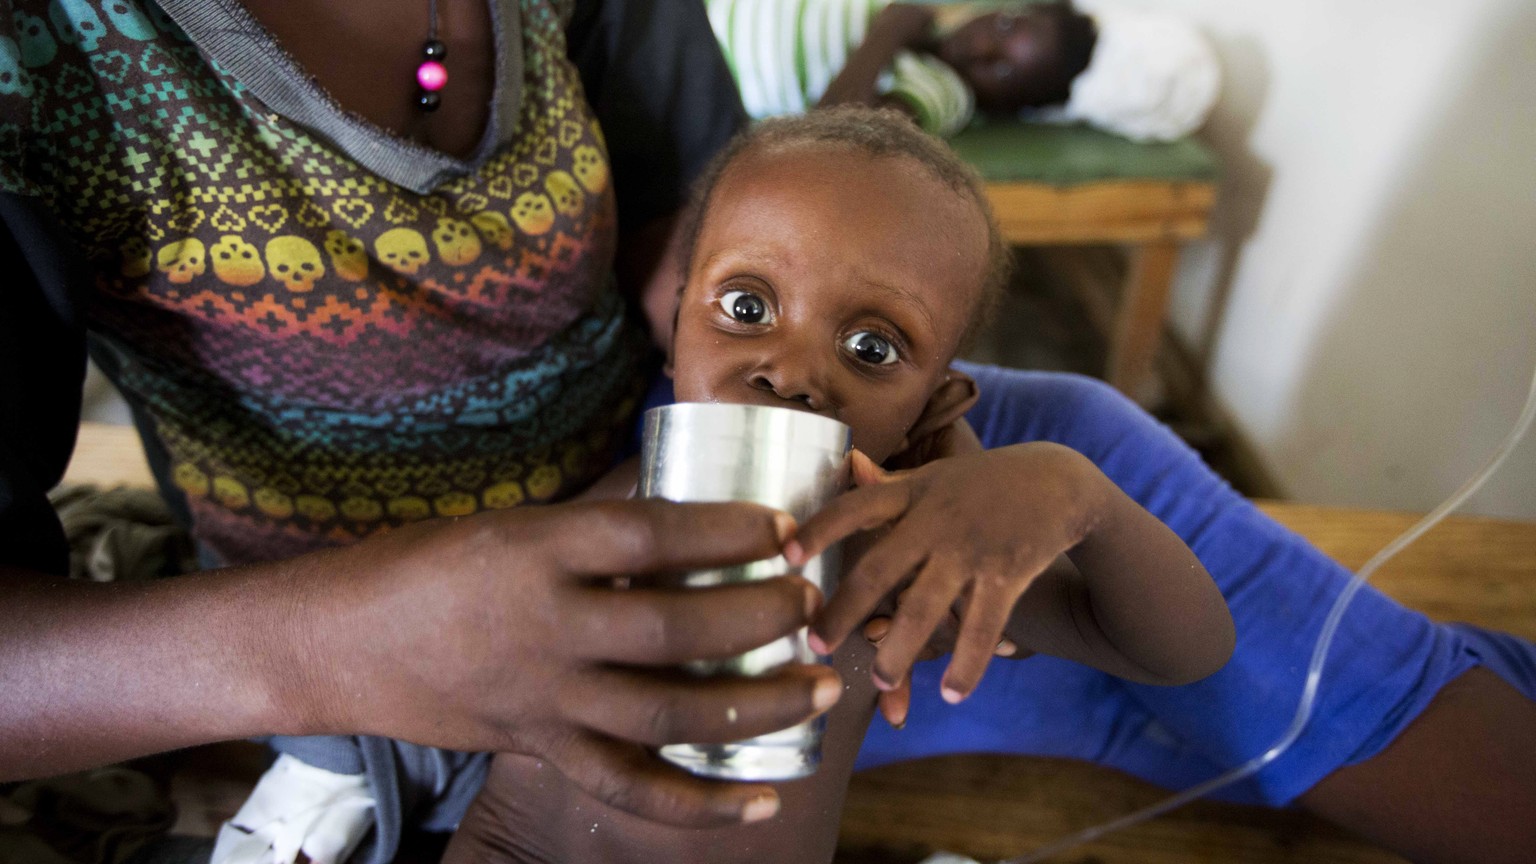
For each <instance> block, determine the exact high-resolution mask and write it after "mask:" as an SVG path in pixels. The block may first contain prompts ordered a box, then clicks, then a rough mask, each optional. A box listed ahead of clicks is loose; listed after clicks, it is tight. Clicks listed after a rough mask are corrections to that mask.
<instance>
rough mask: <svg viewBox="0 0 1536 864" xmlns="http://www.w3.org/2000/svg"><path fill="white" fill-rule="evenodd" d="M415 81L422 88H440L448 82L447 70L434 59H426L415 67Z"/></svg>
mask: <svg viewBox="0 0 1536 864" xmlns="http://www.w3.org/2000/svg"><path fill="white" fill-rule="evenodd" d="M416 83H417V84H420V85H421V89H423V90H441V89H443V85H444V84H447V83H448V70H447V69H445V68H443V64H441V63H439V62H437V61H436V60H428V61H427V62H425V63H423V64H421V65H420V66H417V67H416Z"/></svg>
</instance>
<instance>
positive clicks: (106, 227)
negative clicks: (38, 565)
mask: <svg viewBox="0 0 1536 864" xmlns="http://www.w3.org/2000/svg"><path fill="white" fill-rule="evenodd" d="M167 5H168V6H172V4H169V3H168V4H167ZM183 5H196V4H183ZM223 5H224V4H208V6H209V7H212V6H223ZM505 5H507V6H508V7H510V8H512V9H513V11H515V12H518V13H520V20H519V21H517V22H515V26H503V29H504V30H507V31H509V33H510V35H506V36H505V38H503V39H502V41H503V42H505V41H506V40H507V39H511V40H518V41H517V42H516V44H514V45H513V49H514V50H520V56H521V57H522V60H523V63H522V69H521V75H522V81H521V95H520V100H519V101H518V102H517V104H516V106H515V111H516V114H515V119H514V118H511V117H509V118H505V122H506V123H507V128H508V129H509V130H510V134H508V136H507V137H506V140H505V141H504V142H502V143H501V146H499V147H497V148H495V149H494V150H493V151H488V153H487V157H486V158H484V159H482V160H480V161H479V163H478V164H476V165H474V166H471V167H470V168H469V169H467V170H466V171H465V172H459V173H457V174H455V175H454V176H451V177H448V178H447V179H445V180H443V182H440V183H436V184H435V185H434V186H433V187H432V188H431V189H430V190H429V191H427V192H425V193H422V194H419V193H417V192H414V191H411V190H410V189H408V188H405V187H402V186H399V185H394V184H392V183H391V182H389V181H387V180H385V179H382V178H381V177H380V176H378V174H376V173H375V172H373V171H370V170H369V169H367V168H365V167H364V166H362V165H360V164H359V163H358V162H356V161H353V159H352V158H350V157H349V156H348V155H347V153H346V152H344V151H343V150H342V149H341V148H339V147H337V146H334V145H333V144H332V143H328V140H327V139H325V138H322V137H321V136H320V135H318V134H314V133H312V132H311V131H308V128H309V127H306V126H300V125H298V124H297V123H294V122H291V121H290V120H288V119H286V118H285V117H284V116H282V115H280V114H278V113H276V112H275V111H274V110H273V109H272V108H270V107H269V106H268V104H266V103H264V102H263V101H262V100H261V99H259V98H257V96H256V95H255V94H254V93H253V91H252V89H251V88H249V87H248V86H247V83H249V80H250V79H249V76H245V77H244V78H237V77H236V75H235V74H233V73H232V72H231V71H230V70H229V69H228V68H225V67H224V66H221V65H220V64H219V63H218V62H217V61H215V60H214V59H211V57H210V56H209V54H208V52H206V51H204V50H200V48H199V46H198V45H197V44H194V43H193V41H191V40H190V39H189V38H188V36H187V35H186V34H187V32H192V25H191V23H190V22H189V21H188V19H186V18H184V17H182V16H181V15H177V17H176V20H173V18H172V17H171V16H170V15H167V14H166V13H165V12H164V11H162V10H161V9H160V8H158V7H156V6H155V5H153V4H150V3H141V2H137V0H113V2H107V3H96V2H91V3H87V2H85V0H55V2H51V3H45V2H27V0H18V2H16V3H14V4H12V6H13V8H14V16H13V17H12V16H7V17H8V18H9V19H10V20H7V21H4V22H0V189H4V190H5V191H9V192H16V193H20V194H22V195H26V196H30V197H33V198H35V199H37V201H38V203H39V204H40V206H41V207H42V208H44V209H45V210H47V211H48V212H49V213H50V214H51V215H52V216H53V217H54V218H55V219H56V220H57V222H58V224H59V225H60V226H61V229H62V231H63V233H64V234H65V235H66V237H67V239H68V240H69V241H70V242H71V243H73V244H74V245H75V246H76V247H77V248H78V250H79V252H80V254H81V255H82V256H83V257H84V258H85V260H86V261H88V263H89V268H90V271H91V273H92V274H93V278H94V284H93V285H90V286H88V287H89V290H90V298H89V302H88V304H87V308H88V310H89V326H90V329H91V331H92V332H93V334H94V335H95V336H96V338H97V340H98V344H99V345H101V346H105V350H107V351H108V352H109V353H110V355H111V357H112V360H113V361H114V362H113V363H111V364H109V365H113V366H116V367H118V372H117V374H116V376H115V377H116V379H117V383H118V384H119V386H120V387H121V389H122V390H123V391H124V393H125V395H126V396H127V397H128V398H129V400H130V402H131V403H132V404H134V405H135V406H136V407H137V408H138V409H140V410H141V411H142V412H143V414H144V415H145V416H147V417H148V418H149V419H150V421H151V424H152V426H153V429H154V430H155V431H156V433H157V437H158V438H159V442H160V444H162V445H163V447H164V450H165V452H166V453H167V454H168V456H169V462H168V468H169V475H170V478H171V481H170V482H172V483H174V485H175V486H176V487H177V488H179V490H180V491H181V492H182V493H184V494H185V496H186V499H187V502H188V509H189V510H190V513H191V516H192V520H193V526H192V527H193V531H194V535H195V536H196V538H197V539H198V541H199V543H200V545H201V546H202V548H203V549H204V550H205V553H206V554H207V556H208V557H210V558H211V559H212V560H213V561H216V562H218V563H225V564H234V563H240V562H247V561H253V560H261V559H270V558H277V557H283V556H286V555H291V554H296V553H299V552H302V551H305V550H308V549H313V548H317V547H320V546H326V545H334V544H340V543H346V542H349V541H352V540H355V539H357V538H361V537H364V536H366V535H369V534H372V533H375V532H378V531H380V530H385V529H387V528H389V527H391V526H397V525H401V524H403V523H407V522H411V521H414V520H419V519H424V518H428V517H432V516H461V515H467V514H471V513H475V512H477V511H480V510H486V509H499V508H505V507H512V506H516V505H519V504H524V503H531V502H547V501H552V500H556V499H559V498H561V497H562V496H567V495H569V494H571V493H572V492H573V491H575V490H577V489H579V488H581V487H583V486H585V485H586V484H588V483H589V482H591V480H593V479H595V477H596V476H597V475H598V474H599V473H601V472H602V471H603V470H605V469H606V467H607V465H608V463H609V460H610V458H611V455H610V454H611V452H612V449H613V447H614V446H615V445H616V444H617V443H618V442H619V439H620V438H621V437H622V436H621V430H627V428H628V420H629V416H630V414H631V413H632V411H633V409H634V405H635V404H636V401H637V397H638V395H639V391H640V388H641V385H642V380H643V374H642V370H641V366H642V365H643V364H642V363H641V358H642V357H643V352H644V339H643V337H642V336H641V335H640V333H639V331H638V330H637V329H636V328H634V327H633V326H632V325H631V324H630V323H628V319H627V318H626V315H625V312H624V307H623V303H622V302H621V300H620V298H619V297H618V296H617V294H616V292H615V290H614V288H613V286H612V283H611V275H610V274H611V269H612V258H613V247H614V233H615V211H614V201H613V194H612V190H611V187H610V182H609V171H608V163H607V154H606V151H605V148H604V144H603V141H602V136H601V133H600V130H599V129H598V127H597V124H596V122H595V121H594V120H593V119H592V117H591V116H590V114H589V113H588V109H587V107H586V103H585V101H584V97H583V95H582V92H581V85H580V82H579V80H578V77H577V72H576V70H575V69H574V68H573V67H572V66H571V64H570V63H569V62H568V61H567V59H566V57H565V45H564V30H563V27H564V23H565V20H566V17H567V15H568V14H569V10H568V9H566V8H565V6H564V4H561V3H557V2H550V0H523V2H522V3H521V4H520V7H519V5H518V4H512V3H507V4H505ZM172 8H175V7H174V6H172ZM178 22H180V26H179V25H178ZM184 28H185V30H184ZM506 48H507V46H506V45H505V44H503V45H502V49H501V50H503V51H505V50H506ZM243 82H245V83H243ZM513 83H514V84H516V83H517V82H516V81H514V82H513ZM333 107H334V106H333ZM336 110H338V111H339V109H336ZM354 152H355V151H354Z"/></svg>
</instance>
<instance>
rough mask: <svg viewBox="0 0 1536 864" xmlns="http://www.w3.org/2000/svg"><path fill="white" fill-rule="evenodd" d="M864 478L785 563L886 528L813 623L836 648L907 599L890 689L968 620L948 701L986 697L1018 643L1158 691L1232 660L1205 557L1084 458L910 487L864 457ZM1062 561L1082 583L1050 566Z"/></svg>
mask: <svg viewBox="0 0 1536 864" xmlns="http://www.w3.org/2000/svg"><path fill="white" fill-rule="evenodd" d="M860 466H863V467H862V468H861V467H860ZM854 473H855V476H856V478H858V479H859V483H860V488H858V489H855V490H854V491H852V492H849V493H847V494H845V495H843V496H841V497H839V498H838V499H836V500H835V501H833V502H832V503H831V504H830V505H828V507H827V508H826V509H824V510H823V511H822V512H821V513H819V514H817V515H816V516H815V517H813V518H812V519H810V520H808V521H807V522H806V523H805V524H804V525H803V526H802V527H801V529H800V531H799V533H798V534H797V535H796V538H795V539H794V540H792V541H791V542H790V543H789V544H788V546H787V548H786V550H785V554H786V557H788V558H789V560H790V561H791V563H794V562H796V561H798V560H800V559H801V558H802V557H803V556H807V555H813V554H816V553H817V552H819V551H820V550H821V549H823V548H825V547H826V546H827V545H828V544H830V543H832V542H835V541H837V540H838V539H841V538H843V537H846V536H848V535H850V534H853V533H855V532H859V531H869V530H872V529H876V528H882V527H883V528H885V529H887V530H886V531H885V533H884V534H883V535H882V536H881V537H879V539H877V540H875V541H873V543H872V545H871V549H870V551H869V552H868V553H867V554H865V555H864V556H863V558H862V559H861V560H860V561H859V562H858V564H856V565H854V566H853V567H852V568H851V569H850V571H849V572H848V573H847V574H845V576H844V579H843V583H842V585H841V586H840V588H839V589H838V591H837V593H836V594H835V595H834V596H833V597H832V599H831V600H830V601H829V602H828V604H827V605H826V607H825V608H824V610H823V612H822V614H821V615H819V616H818V620H817V622H816V625H815V633H816V634H818V635H819V637H820V638H821V639H823V640H824V642H823V644H824V645H825V646H830V647H834V648H835V647H836V646H837V645H839V644H841V642H842V640H843V639H844V638H845V637H846V636H847V635H848V634H849V633H850V632H851V631H852V630H853V629H854V628H855V627H857V626H858V625H859V624H860V623H861V622H862V621H864V619H865V618H866V617H867V616H868V615H869V614H870V613H871V612H872V611H873V610H874V609H875V606H876V604H878V603H879V602H880V601H881V599H882V598H884V597H886V596H887V595H890V594H892V593H894V592H898V591H899V592H900V593H901V598H902V599H901V603H900V606H899V608H898V609H897V612H896V614H895V616H894V617H893V619H892V622H891V625H890V628H889V631H888V632H887V633H886V635H885V637H884V638H883V639H882V640H881V644H880V649H879V653H878V656H877V659H876V662H875V668H874V674H875V677H876V684H877V686H880V687H881V688H882V689H884V690H887V691H893V690H895V689H897V688H898V687H899V686H901V685H902V684H903V682H904V680H905V678H906V675H907V672H908V670H910V669H911V666H912V663H913V662H914V661H915V660H916V659H917V658H918V657H919V656H920V655H921V654H922V653H923V651H924V648H925V646H926V645H927V644H928V643H929V641H930V640H931V639H932V637H933V636H934V634H935V633H936V632H939V631H941V630H942V629H943V628H944V627H945V624H946V622H947V621H948V620H950V619H951V618H952V616H954V615H955V614H956V610H958V616H959V619H960V624H959V628H958V635H957V637H956V638H955V645H954V657H953V659H952V660H951V661H950V665H949V668H948V670H947V671H946V672H945V675H944V679H943V689H944V696H945V698H946V699H948V700H949V701H951V702H957V701H960V700H961V699H964V698H965V697H966V696H968V695H969V694H970V692H971V691H972V690H973V689H974V688H975V686H976V684H977V683H978V682H979V681H980V679H981V674H982V672H983V671H984V670H985V668H986V666H987V663H988V662H989V661H990V659H991V657H992V655H993V652H994V650H995V649H996V648H997V646H998V642H999V640H1000V639H1001V638H1002V637H1003V635H1004V633H1005V632H1007V633H1010V634H1011V638H1016V639H1017V641H1018V642H1019V643H1020V647H1021V648H1023V649H1025V650H1027V651H1041V652H1046V653H1051V654H1054V655H1057V656H1061V657H1064V658H1066V659H1071V660H1075V661H1079V662H1083V663H1088V664H1091V665H1093V666H1096V667H1098V668H1101V669H1104V670H1106V671H1109V672H1111V673H1113V674H1116V675H1123V676H1125V677H1128V678H1131V679H1133V680H1137V681H1147V682H1155V683H1160V684H1173V683H1181V682H1185V681H1189V680H1194V679H1196V678H1200V677H1203V676H1205V675H1208V674H1210V673H1211V672H1213V671H1215V670H1216V669H1218V668H1220V666H1221V665H1222V664H1223V663H1225V662H1226V658H1227V656H1228V655H1229V654H1230V653H1231V649H1232V644H1233V641H1234V640H1233V628H1232V623H1231V618H1230V616H1229V615H1228V613H1227V611H1226V605H1225V601H1224V600H1223V599H1222V597H1221V594H1220V592H1219V590H1218V589H1217V588H1216V586H1215V584H1214V582H1212V580H1211V578H1210V576H1209V575H1208V574H1207V573H1206V572H1205V570H1204V568H1203V567H1201V566H1200V563H1199V561H1198V560H1197V559H1196V558H1195V557H1194V555H1193V553H1191V552H1190V551H1189V550H1188V549H1187V548H1186V547H1185V546H1184V544H1183V543H1182V541H1180V540H1179V538H1178V537H1177V535H1175V534H1174V533H1173V532H1172V531H1170V530H1169V529H1168V528H1167V527H1166V526H1164V525H1162V523H1160V522H1158V521H1157V520H1156V519H1155V518H1153V517H1152V516H1151V514H1149V513H1147V512H1146V511H1145V510H1143V509H1142V508H1141V507H1140V506H1138V505H1137V504H1136V503H1135V502H1134V501H1132V500H1131V499H1130V498H1128V497H1127V496H1126V495H1125V494H1124V493H1123V492H1121V491H1120V490H1119V489H1118V488H1117V487H1116V486H1115V485H1114V484H1113V483H1112V482H1110V480H1109V479H1108V478H1107V477H1105V476H1104V474H1103V473H1102V472H1100V471H1099V470H1098V468H1097V467H1096V466H1094V465H1093V463H1092V462H1091V461H1089V460H1088V459H1087V458H1086V457H1084V456H1083V455H1082V454H1080V453H1077V452H1076V451H1074V450H1071V449H1069V448H1066V447H1062V446H1060V445H1056V444H1050V443H1045V442H1034V443H1030V444H1019V445H1014V446H1012V447H1004V448H1000V449H997V450H992V451H988V452H985V453H979V454H974V455H969V456H961V457H957V458H951V459H941V460H939V461H936V462H932V463H929V464H928V465H925V466H923V467H922V468H919V469H916V470H913V471H910V472H905V473H902V474H883V473H882V472H880V471H879V469H877V468H874V467H873V466H872V465H871V464H870V463H869V461H868V460H867V459H863V458H862V456H861V455H860V456H856V459H855V472H854ZM1063 553H1065V554H1066V556H1067V557H1068V558H1069V559H1070V560H1071V561H1072V562H1073V564H1074V565H1075V566H1076V568H1077V570H1078V573H1079V577H1078V578H1071V576H1072V574H1071V572H1070V571H1066V572H1062V571H1061V570H1050V569H1049V568H1050V566H1051V564H1052V562H1053V561H1055V560H1056V559H1057V557H1058V556H1059V555H1061V554H1063ZM1048 571H1049V575H1044V574H1046V573H1047V572H1048ZM1042 576H1044V580H1045V581H1044V582H1041V578H1042ZM1036 589H1039V590H1036ZM1025 597H1028V600H1027V601H1024V602H1020V601H1021V600H1022V598H1025Z"/></svg>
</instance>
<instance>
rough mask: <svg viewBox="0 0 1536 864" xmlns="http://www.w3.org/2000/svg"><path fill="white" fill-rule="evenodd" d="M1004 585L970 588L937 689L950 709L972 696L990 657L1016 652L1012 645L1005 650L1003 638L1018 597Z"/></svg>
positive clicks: (1008, 645)
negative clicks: (953, 643) (942, 676)
mask: <svg viewBox="0 0 1536 864" xmlns="http://www.w3.org/2000/svg"><path fill="white" fill-rule="evenodd" d="M1004 584H1006V583H1001V584H999V583H994V584H993V585H991V586H988V587H974V586H973V588H972V591H971V596H970V601H969V602H968V603H967V604H966V608H965V615H964V616H963V617H962V619H961V621H960V635H959V636H958V637H957V638H956V639H955V653H954V656H953V657H952V658H950V661H949V667H948V668H947V669H945V670H944V678H943V682H942V683H941V684H940V687H939V693H940V695H942V696H943V697H944V701H945V702H948V703H950V704H951V705H953V704H956V703H958V702H960V701H962V700H964V699H965V698H966V697H967V696H970V695H971V691H973V690H975V689H976V685H977V684H980V683H981V676H982V673H984V672H985V671H986V669H987V664H988V663H989V662H991V660H992V657H993V655H1001V656H1008V655H1009V654H1013V653H1015V652H1016V651H1017V650H1018V649H1017V648H1016V647H1014V646H1013V644H1012V643H1011V642H1008V643H1006V648H1005V642H1006V640H1004V639H1003V638H1002V636H1003V628H1004V627H1006V626H1008V618H1009V616H1011V615H1012V614H1013V605H1014V602H1015V601H1016V600H1017V599H1018V594H1017V593H1015V592H1014V591H1013V590H1012V589H1011V588H1005V587H1003V585H1004Z"/></svg>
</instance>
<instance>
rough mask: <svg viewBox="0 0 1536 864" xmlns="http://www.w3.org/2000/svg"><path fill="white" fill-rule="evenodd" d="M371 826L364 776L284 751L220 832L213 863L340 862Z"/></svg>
mask: <svg viewBox="0 0 1536 864" xmlns="http://www.w3.org/2000/svg"><path fill="white" fill-rule="evenodd" d="M371 827H373V798H371V797H370V796H369V795H368V783H367V781H366V780H365V779H364V777H363V776H362V775H361V774H336V773H333V772H330V771H326V770H324V769H321V768H316V767H314V766H312V765H306V764H304V763H303V762H300V761H299V760H297V759H295V758H293V757H292V756H289V755H288V754H286V753H284V754H283V755H281V756H279V757H277V762H276V763H274V764H273V765H272V767H271V768H269V769H267V773H265V774H263V775H262V777H261V781H260V782H259V783H257V784H256V789H255V791H253V792H252V793H251V797H250V798H248V799H246V802H245V805H244V806H243V807H241V808H240V812H239V813H236V814H235V818H233V819H231V820H229V821H228V822H225V823H224V824H223V825H222V826H220V828H219V836H218V839H217V840H216V841H215V842H214V847H213V857H212V859H211V861H212V864H292V862H293V861H294V860H295V859H297V858H298V855H299V852H301V851H302V852H303V853H304V854H305V855H306V856H308V858H309V860H310V861H312V862H314V864H341V862H343V861H345V860H346V858H347V856H348V855H351V854H352V850H353V849H356V848H357V844H358V841H360V840H362V839H363V835H364V834H367V833H368V829H369V828H371Z"/></svg>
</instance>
